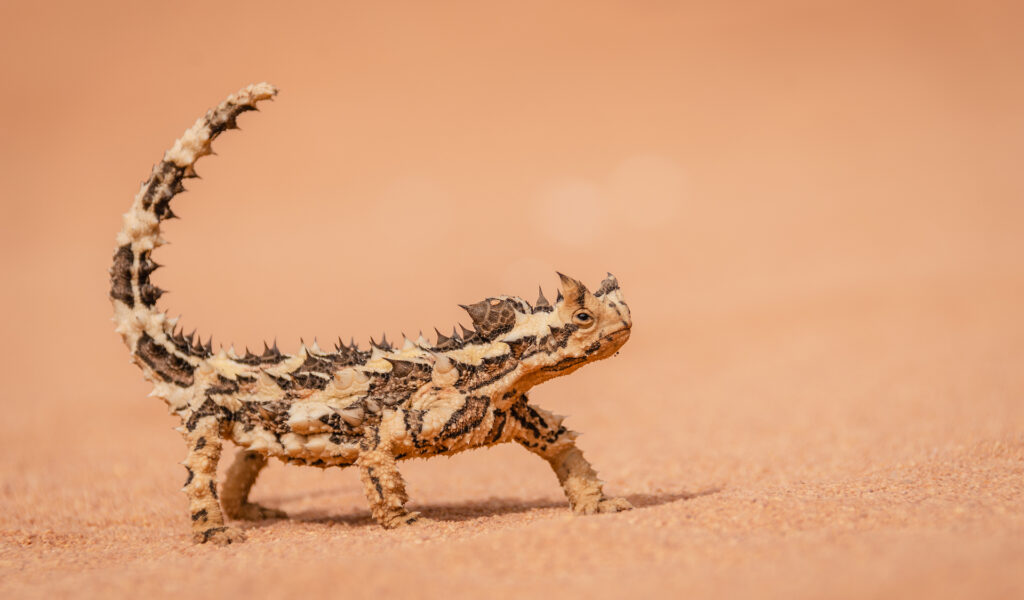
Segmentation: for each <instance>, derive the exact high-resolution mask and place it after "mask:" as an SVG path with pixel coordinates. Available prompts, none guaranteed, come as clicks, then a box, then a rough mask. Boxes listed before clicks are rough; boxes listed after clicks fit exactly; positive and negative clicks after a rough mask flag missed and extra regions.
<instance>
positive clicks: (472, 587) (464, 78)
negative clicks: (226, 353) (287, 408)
mask: <svg viewBox="0 0 1024 600" xmlns="http://www.w3.org/2000/svg"><path fill="white" fill-rule="evenodd" d="M200 6H201V8H200ZM374 6H375V5H365V6H363V5H360V7H359V8H358V9H357V8H327V7H326V6H325V7H315V8H314V7H309V8H307V7H300V6H297V5H292V4H289V5H288V6H287V7H283V8H275V9H273V10H271V9H263V8H258V7H254V8H251V9H246V10H243V11H240V13H239V14H238V16H236V17H231V16H230V15H229V14H228V13H227V12H226V11H225V9H221V8H213V7H208V6H206V5H205V4H203V5H198V4H197V5H196V6H194V7H192V8H190V9H178V8H176V9H175V10H174V11H169V10H167V7H166V6H164V5H161V6H160V7H157V6H156V5H154V7H153V8H152V9H149V8H145V7H143V6H142V5H138V6H137V5H136V4H132V3H125V4H124V5H123V6H121V7H120V8H119V9H118V10H114V11H107V10H105V9H103V8H96V7H93V6H91V5H90V6H89V7H86V6H85V5H82V6H80V7H79V5H77V4H69V5H68V6H67V7H64V8H61V9H59V10H57V9H49V10H48V9H43V8H39V7H36V6H35V5H30V4H24V5H19V4H18V3H7V4H5V5H4V6H3V8H2V9H0V23H3V24H4V25H2V26H0V27H3V28H4V29H5V31H3V32H0V33H2V34H3V35H0V49H2V50H3V53H4V55H5V56H7V57H9V58H11V59H12V60H9V61H8V62H7V64H5V65H4V66H3V67H2V69H3V73H2V74H3V80H4V81H5V87H6V90H5V97H4V98H3V99H2V100H0V104H2V108H3V111H2V114H3V115H4V116H3V119H4V123H3V130H4V131H5V134H4V138H5V139H4V141H3V143H0V158H2V160H0V198H2V202H3V208H4V213H5V216H4V219H3V220H2V221H0V226H2V227H3V231H2V233H3V235H2V238H0V244H2V245H3V253H2V260H3V272H4V274H5V284H4V286H3V287H4V290H3V295H2V298H0V301H2V306H3V308H4V309H5V314H6V315H7V318H6V319H5V320H4V322H3V324H2V325H0V327H2V331H0V334H2V335H0V338H2V339H3V341H4V343H3V347H2V349H0V359H2V362H0V364H3V365H4V370H5V373H4V376H3V380H4V395H3V418H2V421H0V440H3V441H2V444H3V451H2V453H0V477H2V488H0V597H4V598H14V597H54V596H57V597H59V596H76V597H116V596H125V597H127V596H130V597H175V598H182V597H193V596H194V597H240V596H241V594H246V593H248V594H252V595H255V596H257V597H262V596H269V597H301V596H302V595H304V594H308V595H313V594H316V595H321V596H322V595H328V596H330V597H335V596H338V597H368V596H370V595H371V594H379V593H391V594H394V595H395V596H397V597H482V596H487V597H491V596H495V597H505V596H512V595H520V596H521V595H523V594H526V595H527V596H530V595H533V596H545V597H546V596H552V595H566V596H570V597H583V596H586V597H616V596H634V597H652V596H665V597H683V596H684V595H686V596H689V597H716V598H722V597H760V598H821V597H830V598H844V597H849V598H853V597H857V598H862V597H874V598H907V597H931V598H1001V597H1006V598H1009V597H1017V598H1020V597H1022V596H1024V535H1022V534H1024V498H1022V492H1024V402H1022V400H1024V368H1022V365H1024V318H1022V308H1021V307H1022V303H1024V202H1022V201H1021V198H1024V178H1022V177H1021V176H1020V157H1021V156H1024V135H1022V133H1024V86H1022V85H1021V81H1022V80H1021V78H1020V76H1019V75H1020V72H1019V65H1020V64H1022V62H1021V61H1022V59H1024V42H1022V41H1021V38H1020V36H1019V23H1020V22H1021V16H1022V15H1021V14H1019V13H1016V12H1014V13H1011V12H1010V11H1009V9H1006V8H1005V7H1002V8H1001V7H999V6H997V5H992V6H987V5H982V4H974V3H972V6H971V8H969V9H968V8H964V9H960V10H958V11H954V10H953V9H948V10H946V12H936V10H937V9H936V8H935V7H934V5H933V4H932V3H922V4H920V5H911V4H905V5H901V6H899V7H896V6H894V5H893V3H889V2H886V3H877V4H876V5H874V6H872V5H870V3H863V2H856V3H849V5H848V6H841V5H839V4H835V5H830V6H832V7H831V8H829V9H828V10H824V9H812V8H806V7H802V6H800V5H797V4H793V5H785V4H778V3H774V4H771V5H769V4H767V3H762V4H757V5H754V6H750V5H743V6H740V5H736V6H733V7H728V8H726V7H723V8H721V9H714V10H711V9H701V10H696V9H688V8H671V7H669V6H656V5H654V4H650V5H646V6H645V7H644V8H637V9H633V10H632V11H629V10H626V9H612V8H608V7H604V8H599V7H596V6H592V3H586V8H583V7H574V8H572V9H570V8H568V7H567V8H562V9H558V10H554V9H548V8H544V6H546V5H541V4H538V5H535V6H527V7H521V8H517V9H516V10H515V11H511V10H510V12H506V11H504V10H501V11H499V10H498V9H497V8H495V9H485V8H473V7H474V6H476V4H475V3H473V4H469V5H463V6H460V7H459V8H450V7H449V8H444V9H442V8H434V9H431V10H427V9H426V8H422V9H421V8H417V6H420V5H413V6H412V7H409V6H406V7H403V8H401V9H398V8H396V9H392V10H384V9H381V8H375V7H374ZM150 11H152V12H150ZM274 11H277V12H276V13H275V12H274ZM171 13H173V14H171ZM228 23H234V25H229V24H228ZM264 38H265V39H266V40H267V41H260V40H262V39H264ZM262 79H266V80H269V81H272V82H273V83H275V84H277V85H278V86H280V87H281V88H282V94H281V96H280V98H279V100H277V101H276V102H274V103H272V104H271V105H270V106H269V107H268V108H266V109H265V110H264V111H263V112H262V114H259V115H247V116H245V117H243V119H242V123H241V124H242V127H243V129H244V131H243V132H242V133H232V134H230V135H229V136H225V138H223V141H222V142H220V143H218V145H217V150H218V152H219V154H220V155H221V156H220V157H219V158H210V159H205V161H204V162H202V163H200V173H201V174H202V175H203V177H204V179H202V180H200V181H197V182H195V183H194V184H193V185H192V186H190V189H191V190H192V191H191V192H190V193H189V194H186V195H184V196H182V197H181V198H180V199H179V200H176V206H175V212H177V213H178V214H180V215H181V216H182V217H183V220H182V221H180V222H174V223H173V224H171V225H170V226H169V227H168V231H167V237H168V238H169V239H170V240H171V241H172V245H171V246H169V247H167V248H164V249H162V250H161V252H160V255H159V256H157V257H156V259H157V261H158V262H160V263H163V264H167V265H168V268H167V269H165V270H163V271H160V272H158V273H157V275H156V276H155V278H156V281H157V282H158V283H159V284H161V285H162V287H166V288H169V289H170V290H172V292H173V293H172V294H169V295H168V296H166V297H165V299H164V300H162V303H163V304H164V305H165V306H167V307H169V308H170V309H171V310H172V311H175V312H178V311H180V312H182V313H184V315H185V317H184V322H185V323H186V324H190V326H198V327H199V328H200V330H201V331H202V332H203V334H204V338H205V334H206V333H213V334H214V336H215V339H216V340H218V341H220V340H225V341H226V340H233V341H234V342H236V343H237V344H238V345H239V348H241V346H243V345H245V344H248V345H250V346H256V345H259V344H260V340H261V339H262V337H261V336H267V337H272V336H274V335H277V337H278V338H279V340H280V342H281V346H282V348H283V349H294V348H295V347H296V346H297V344H298V338H299V337H300V336H305V337H306V339H310V338H312V337H313V336H319V338H320V339H321V340H326V339H333V336H334V335H337V334H339V333H340V334H342V335H345V336H346V337H347V336H348V335H354V336H355V337H356V338H357V339H364V340H365V339H367V338H368V337H369V336H370V335H376V334H377V333H379V331H380V329H381V328H382V327H383V328H386V330H387V332H388V335H389V337H394V336H396V335H397V334H398V332H400V331H402V330H405V331H407V332H410V333H414V332H416V331H418V330H419V329H421V328H422V329H424V330H429V329H430V328H431V327H432V326H433V325H435V324H436V325H439V326H450V324H452V323H453V322H455V321H456V319H458V318H460V315H459V310H458V309H457V308H456V307H455V304H456V303H457V302H466V301H472V300H476V299H479V298H481V297H484V296H487V295H490V294H495V293H516V294H521V295H524V296H526V297H528V298H530V297H531V296H532V294H533V290H534V289H535V287H534V286H535V285H536V283H537V282H538V280H540V281H542V282H544V283H545V284H547V286H548V289H549V291H550V290H551V287H552V286H553V283H554V280H555V278H554V275H553V270H554V269H555V268H558V269H560V270H564V271H566V272H568V273H570V274H573V275H575V276H577V277H580V278H583V279H584V280H585V281H587V282H592V283H594V284H596V283H597V282H598V281H599V280H600V278H601V277H602V276H603V275H604V270H608V269H610V270H612V271H613V272H614V273H615V274H616V275H617V276H618V277H619V279H620V281H621V282H622V284H623V287H624V290H625V293H626V298H627V300H628V301H630V304H631V307H632V309H633V315H634V322H635V328H634V334H633V337H632V339H631V340H630V342H629V343H628V344H627V345H626V346H625V347H624V348H623V351H622V353H621V355H620V356H618V357H617V358H615V359H612V360H609V361H606V362H603V363H600V364H598V365H594V366H592V367H588V368H586V369H584V370H582V371H580V372H579V373H577V374H575V375H573V376H571V377H568V378H565V379H562V380H558V381H554V382H551V383H549V384H546V385H544V386H542V387H540V388H538V389H537V390H536V392H535V394H534V396H533V397H534V400H535V401H536V402H537V403H538V404H541V405H544V406H546V407H549V408H551V409H553V410H556V411H557V412H563V413H569V414H571V415H572V418H571V419H570V421H569V424H570V425H571V426H572V427H573V428H575V429H578V430H580V431H583V432H584V433H585V435H584V436H583V437H582V438H581V440H580V443H581V446H582V447H583V449H584V451H585V452H586V453H587V455H588V457H589V458H590V459H591V460H592V461H593V462H594V464H595V465H596V466H597V468H598V470H599V471H600V473H601V475H602V477H603V478H604V479H606V480H607V482H608V483H607V486H606V487H607V490H608V491H609V492H610V493H613V494H616V495H623V496H625V497H627V498H629V499H630V500H631V501H632V502H633V503H634V504H635V505H636V506H637V510H635V511H632V512H629V513H624V514H617V515H602V516H594V517H586V518H575V517H572V516H571V515H570V513H569V511H568V508H567V506H566V502H565V501H564V498H563V497H562V495H561V491H560V489H559V488H558V485H557V482H556V481H555V478H554V476H553V475H552V473H550V472H549V469H548V467H547V465H545V464H544V463H543V462H542V461H540V460H539V459H537V458H535V457H533V456H532V455H530V454H529V453H527V452H526V451H524V450H522V449H521V448H517V447H512V446H505V447H500V448H495V449H491V450H487V451H479V452H475V453H470V454H465V455H461V456H458V457H455V458H452V459H450V460H445V459H435V460H431V461H426V462H411V463H404V467H403V473H404V474H405V476H406V478H407V480H408V483H409V491H410V495H411V496H412V499H413V500H412V503H411V506H412V508H414V509H415V510H420V511H422V512H423V513H424V514H425V515H426V516H428V517H430V518H431V519H432V522H430V523H428V524H425V525H423V526H419V527H415V528H411V529H408V530H402V531H394V532H388V531H383V530H381V529H380V528H378V527H377V526H376V525H374V524H373V523H372V522H371V520H370V518H369V515H368V511H367V508H366V504H365V501H364V499H363V498H362V493H361V486H360V485H359V483H358V478H357V475H356V473H355V472H354V471H336V470H331V471H325V472H321V471H319V470H316V469H302V468H296V467H284V466H283V465H280V464H278V463H276V462H275V463H273V464H272V465H271V466H270V467H269V468H268V469H267V471H266V472H265V473H264V475H263V476H262V478H261V480H260V482H259V483H258V484H257V486H256V488H255V490H254V497H255V499H257V500H259V501H261V502H265V503H266V504H269V505H271V506H275V507H280V508H282V509H284V510H287V511H288V512H289V513H291V514H292V518H291V519H289V520H283V521H271V522H266V523H259V524H247V525H244V526H245V527H246V528H247V532H248V536H249V541H248V542H246V543H245V544H242V545H233V546H231V547H228V548H216V547H206V546H193V545H192V544H191V543H190V542H189V528H188V525H187V523H186V519H187V516H186V511H185V498H184V496H183V495H182V494H181V493H179V492H178V487H179V486H180V484H181V482H182V481H183V479H184V475H185V474H184V469H183V468H182V467H180V466H179V465H178V464H177V462H178V461H180V460H181V459H182V458H183V457H184V448H183V445H182V442H181V441H180V438H179V436H178V435H177V434H176V433H175V432H174V431H173V430H172V427H174V426H175V425H176V423H174V422H173V420H172V419H171V418H170V417H168V416H167V415H166V414H165V410H164V408H163V406H162V405H161V404H160V403H159V402H156V401H153V400H152V399H146V398H145V397H144V396H145V394H146V392H147V391H148V388H147V386H146V385H145V384H144V383H143V382H142V381H141V378H140V377H139V374H138V372H137V370H136V369H135V368H134V367H132V366H130V365H128V364H126V363H127V353H126V351H125V349H124V348H123V347H121V346H120V344H119V340H118V338H117V336H116V335H115V334H114V333H113V331H112V330H111V326H110V323H109V322H108V321H107V319H108V317H109V310H110V309H109V304H108V301H107V300H106V291H107V290H106V288H107V282H106V274H105V269H106V267H107V265H108V263H109V259H110V255H111V252H112V250H113V237H114V234H115V232H116V230H117V228H118V226H119V220H118V215H119V214H120V213H121V212H123V211H124V210H125V209H126V208H127V206H128V205H129V203H130V201H131V197H132V195H133V194H134V193H135V191H136V189H137V188H136V185H137V182H138V181H139V180H140V179H142V178H143V177H144V176H145V174H146V172H147V169H148V168H149V166H150V165H151V164H152V163H153V162H154V161H156V160H157V159H158V158H159V156H160V152H162V150H163V149H164V148H165V147H166V146H168V145H169V144H170V142H171V141H172V140H173V139H174V137H176V136H177V135H178V134H180V132H181V131H183V130H184V129H185V127H187V126H188V125H189V124H190V123H191V122H192V120H193V119H194V118H195V117H196V116H198V115H199V114H200V113H201V112H202V111H203V110H205V108H207V107H208V106H210V105H212V104H214V103H215V102H217V101H218V100H219V99H221V98H222V97H224V96H225V95H226V94H227V93H229V92H231V91H233V90H234V89H236V88H238V87H240V86H241V85H243V84H245V83H248V82H249V81H254V80H262Z"/></svg>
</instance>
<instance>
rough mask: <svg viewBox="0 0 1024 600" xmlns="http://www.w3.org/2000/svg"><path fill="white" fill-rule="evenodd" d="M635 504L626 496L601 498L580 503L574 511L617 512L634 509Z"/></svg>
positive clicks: (577, 512) (592, 512) (582, 512)
mask: <svg viewBox="0 0 1024 600" xmlns="http://www.w3.org/2000/svg"><path fill="white" fill-rule="evenodd" d="M632 509H633V505H632V504H630V503H629V501H628V500H626V499H625V498H601V499H599V500H596V501H592V502H587V503H583V504H578V505H576V506H575V507H573V512H575V513H576V514H578V515H594V514H598V513H616V512H622V511H625V510H632Z"/></svg>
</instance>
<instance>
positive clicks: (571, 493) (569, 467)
mask: <svg viewBox="0 0 1024 600" xmlns="http://www.w3.org/2000/svg"><path fill="white" fill-rule="evenodd" d="M509 415H510V416H511V420H512V423H513V424H514V426H513V428H512V439H514V440H515V441H517V442H519V443H520V444H521V445H523V446H524V447H525V448H526V449H528V450H530V451H531V452H533V453H534V454H536V455H538V456H540V457H541V458H543V459H544V460H546V461H548V464H550V465H551V468H552V469H553V470H554V471H555V475H556V476H557V477H558V482H559V483H561V484H562V489H563V490H564V491H565V496H566V497H567V498H568V499H569V505H570V506H571V507H572V510H573V512H575V513H576V514H579V515H590V514H594V513H608V512H619V511H623V510H630V509H631V508H633V506H632V505H631V504H630V503H629V502H628V501H627V500H626V499H625V498H609V497H608V496H605V494H604V490H603V489H602V487H601V483H602V482H601V480H600V479H598V478H597V472H596V471H594V468H593V467H592V466H590V463H589V462H587V459H586V458H584V457H583V452H582V451H581V450H580V449H579V447H577V446H576V441H575V439H576V436H577V435H578V434H576V433H575V432H572V431H569V430H568V429H566V428H565V427H563V426H562V419H563V417H558V416H556V415H554V414H553V413H550V412H548V411H546V410H544V409H539V408H534V407H533V406H530V405H529V404H527V402H526V397H525V396H523V398H522V399H521V400H520V401H519V402H517V403H515V404H514V405H512V407H511V408H510V409H509Z"/></svg>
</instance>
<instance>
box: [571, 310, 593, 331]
mask: <svg viewBox="0 0 1024 600" xmlns="http://www.w3.org/2000/svg"><path fill="white" fill-rule="evenodd" d="M572 322H573V323H575V324H577V325H579V327H580V328H581V329H585V328H587V327H590V326H591V325H593V324H594V315H592V314H590V312H589V311H586V310H579V311H576V314H574V315H573V316H572Z"/></svg>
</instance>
